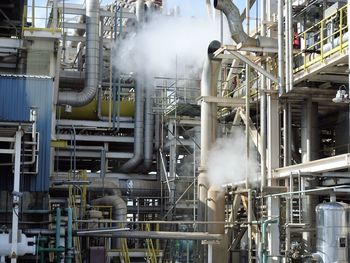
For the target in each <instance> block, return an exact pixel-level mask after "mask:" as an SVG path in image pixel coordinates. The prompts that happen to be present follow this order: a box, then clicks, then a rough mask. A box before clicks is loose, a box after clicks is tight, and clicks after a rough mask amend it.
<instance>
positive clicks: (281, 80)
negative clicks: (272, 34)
mask: <svg viewBox="0 0 350 263" xmlns="http://www.w3.org/2000/svg"><path fill="white" fill-rule="evenodd" d="M277 31H278V78H279V93H280V95H281V94H282V93H284V92H285V85H284V78H285V75H284V70H283V68H284V59H283V50H284V48H283V3H282V1H278V30H277ZM286 66H287V65H286ZM286 72H288V71H286Z"/></svg>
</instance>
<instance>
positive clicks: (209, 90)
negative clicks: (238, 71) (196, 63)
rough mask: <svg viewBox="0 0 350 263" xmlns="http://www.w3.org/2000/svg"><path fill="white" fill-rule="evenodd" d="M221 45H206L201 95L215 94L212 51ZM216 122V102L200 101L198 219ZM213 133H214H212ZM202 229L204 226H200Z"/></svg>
mask: <svg viewBox="0 0 350 263" xmlns="http://www.w3.org/2000/svg"><path fill="white" fill-rule="evenodd" d="M220 47H221V43H220V42H219V41H212V42H211V43H210V45H209V47H208V53H207V59H206V60H205V63H204V68H203V73H202V81H201V95H202V96H216V91H217V81H218V76H219V73H220V66H221V59H214V58H213V54H214V52H215V51H216V50H217V49H219V48H220ZM215 124H216V104H214V103H210V102H205V101H202V102H201V162H200V174H199V176H198V200H199V204H198V212H197V213H198V220H200V221H204V220H205V219H206V216H205V210H206V203H207V191H208V188H209V187H208V177H207V172H206V164H207V157H208V153H209V150H210V146H211V145H212V143H213V142H214V141H215V133H214V130H213V127H215ZM213 133H214V134H213ZM200 230H201V231H203V230H204V226H200Z"/></svg>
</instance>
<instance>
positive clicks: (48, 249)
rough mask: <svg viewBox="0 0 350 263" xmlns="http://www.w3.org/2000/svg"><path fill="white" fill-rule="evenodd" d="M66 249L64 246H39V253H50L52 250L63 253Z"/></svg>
mask: <svg viewBox="0 0 350 263" xmlns="http://www.w3.org/2000/svg"><path fill="white" fill-rule="evenodd" d="M64 251H65V248H64V247H39V248H38V252H39V253H50V252H54V253H63V252H64ZM57 258H59V257H57Z"/></svg>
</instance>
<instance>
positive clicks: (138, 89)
mask: <svg viewBox="0 0 350 263" xmlns="http://www.w3.org/2000/svg"><path fill="white" fill-rule="evenodd" d="M143 94H144V93H143V84H141V81H137V84H136V85H135V124H134V138H135V142H134V155H133V157H132V158H131V159H130V160H128V161H127V162H126V163H125V164H123V165H122V167H121V168H120V170H121V171H123V172H131V171H132V170H134V169H135V168H136V167H137V166H138V165H139V164H140V162H141V161H142V159H143V153H144V152H143V147H144V138H143V128H144V122H143V115H144V99H143Z"/></svg>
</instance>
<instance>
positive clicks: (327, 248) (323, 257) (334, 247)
mask: <svg viewBox="0 0 350 263" xmlns="http://www.w3.org/2000/svg"><path fill="white" fill-rule="evenodd" d="M349 216H350V206H349V205H348V204H346V203H342V202H330V203H323V204H319V205H318V206H317V207H316V231H317V232H316V234H317V243H316V249H317V253H316V254H314V258H316V259H318V262H323V263H335V262H337V263H345V262H350V257H349V256H350V253H349V234H350V224H349Z"/></svg>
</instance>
